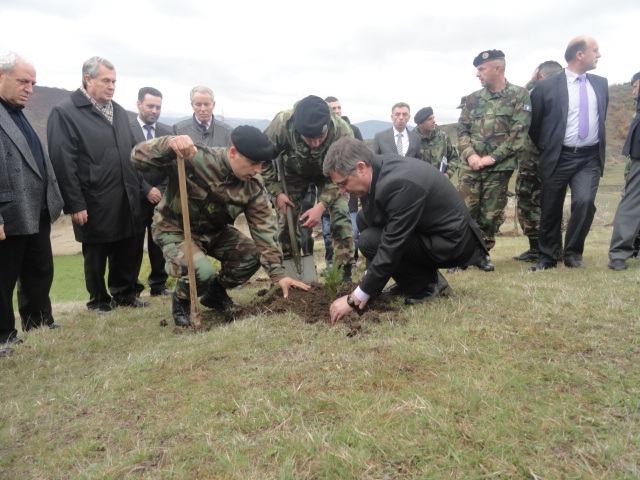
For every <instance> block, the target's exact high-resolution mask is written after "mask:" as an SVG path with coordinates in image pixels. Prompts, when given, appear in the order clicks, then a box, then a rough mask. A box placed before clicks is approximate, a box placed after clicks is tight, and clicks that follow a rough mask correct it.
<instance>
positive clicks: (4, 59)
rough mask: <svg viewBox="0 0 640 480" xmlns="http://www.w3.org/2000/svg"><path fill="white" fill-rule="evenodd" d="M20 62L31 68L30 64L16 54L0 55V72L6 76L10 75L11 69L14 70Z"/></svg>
mask: <svg viewBox="0 0 640 480" xmlns="http://www.w3.org/2000/svg"><path fill="white" fill-rule="evenodd" d="M20 62H22V63H26V64H27V65H30V66H33V65H31V62H29V61H28V60H27V59H26V58H24V57H23V56H21V55H19V54H17V53H16V52H2V53H0V70H2V71H3V72H4V73H5V74H7V75H10V74H11V72H13V69H14V68H16V65H17V64H18V63H20Z"/></svg>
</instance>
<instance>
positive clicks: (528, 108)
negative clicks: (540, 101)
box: [522, 104, 531, 112]
mask: <svg viewBox="0 0 640 480" xmlns="http://www.w3.org/2000/svg"><path fill="white" fill-rule="evenodd" d="M522 109H523V110H524V111H525V112H530V111H531V105H526V104H525V106H524V107H522Z"/></svg>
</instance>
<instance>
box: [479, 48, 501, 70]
mask: <svg viewBox="0 0 640 480" xmlns="http://www.w3.org/2000/svg"><path fill="white" fill-rule="evenodd" d="M498 58H504V52H503V51H502V50H485V51H484V52H480V53H479V54H478V56H477V57H476V58H474V59H473V66H474V67H478V66H480V65H482V64H483V63H485V62H488V61H490V60H496V59H498Z"/></svg>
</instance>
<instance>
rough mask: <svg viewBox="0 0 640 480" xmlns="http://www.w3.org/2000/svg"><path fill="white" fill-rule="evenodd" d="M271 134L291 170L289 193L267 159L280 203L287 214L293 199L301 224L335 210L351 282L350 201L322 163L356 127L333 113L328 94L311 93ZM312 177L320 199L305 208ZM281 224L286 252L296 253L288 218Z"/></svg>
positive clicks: (339, 250) (346, 278) (281, 116)
mask: <svg viewBox="0 0 640 480" xmlns="http://www.w3.org/2000/svg"><path fill="white" fill-rule="evenodd" d="M265 134H266V135H267V137H268V138H269V140H271V142H272V143H273V144H274V146H275V148H274V151H273V156H272V158H276V157H277V156H278V155H280V154H282V156H283V159H284V161H283V164H284V172H281V174H284V176H285V181H286V184H287V189H288V192H289V196H287V195H285V194H284V189H283V187H282V182H281V181H280V180H279V178H278V177H277V175H276V171H275V169H274V168H273V164H270V163H267V164H265V166H264V172H263V177H264V181H265V184H266V187H267V191H268V192H269V193H270V194H271V195H272V197H273V198H274V199H275V203H276V208H278V209H279V210H280V212H281V213H282V215H286V208H287V205H289V206H290V207H292V209H293V215H294V218H300V226H301V227H304V228H313V227H315V226H316V225H317V224H318V223H320V221H321V218H322V213H323V212H324V211H325V210H329V213H330V217H331V239H332V241H333V249H334V252H335V255H336V259H337V262H338V265H341V266H342V267H343V278H342V281H343V282H350V281H351V269H352V266H353V264H354V262H355V259H354V243H353V228H352V226H351V218H350V216H349V207H348V205H347V199H346V198H345V197H344V196H343V195H341V194H340V193H339V192H338V187H336V186H335V185H334V184H333V183H331V181H329V180H328V179H327V178H326V177H325V176H324V175H323V173H322V164H323V162H324V157H325V155H326V154H327V150H329V147H330V146H331V144H332V143H333V142H335V141H336V140H337V139H339V138H341V137H353V131H352V130H351V127H349V124H347V123H346V122H345V121H344V120H343V119H342V118H340V117H339V116H338V115H336V114H335V113H333V112H332V111H331V109H330V108H329V105H327V102H325V101H324V100H323V99H322V98H320V97H317V96H315V95H309V96H308V97H305V98H303V99H302V100H300V101H299V102H297V103H296V104H295V105H294V107H293V108H292V109H289V110H284V111H282V112H280V113H278V114H277V115H276V116H275V118H274V119H273V121H272V122H271V124H270V125H269V126H268V127H267V129H266V130H265ZM310 183H313V184H315V186H316V187H317V189H318V203H317V204H316V205H315V206H314V207H312V208H309V209H307V210H306V211H304V212H301V211H300V210H301V209H300V204H301V202H302V200H303V199H304V196H305V194H306V192H307V190H308V187H309V184H310ZM280 227H281V228H280V245H281V246H282V250H283V253H284V257H285V258H290V257H291V255H292V253H291V240H290V238H289V231H288V229H287V228H285V225H284V224H283V225H281V226H280Z"/></svg>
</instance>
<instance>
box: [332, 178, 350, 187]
mask: <svg viewBox="0 0 640 480" xmlns="http://www.w3.org/2000/svg"><path fill="white" fill-rule="evenodd" d="M350 177H351V175H347V178H345V179H344V180H342V181H341V182H334V183H335V184H336V187H338V188H344V187H345V186H346V185H347V183H349V178H350Z"/></svg>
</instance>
